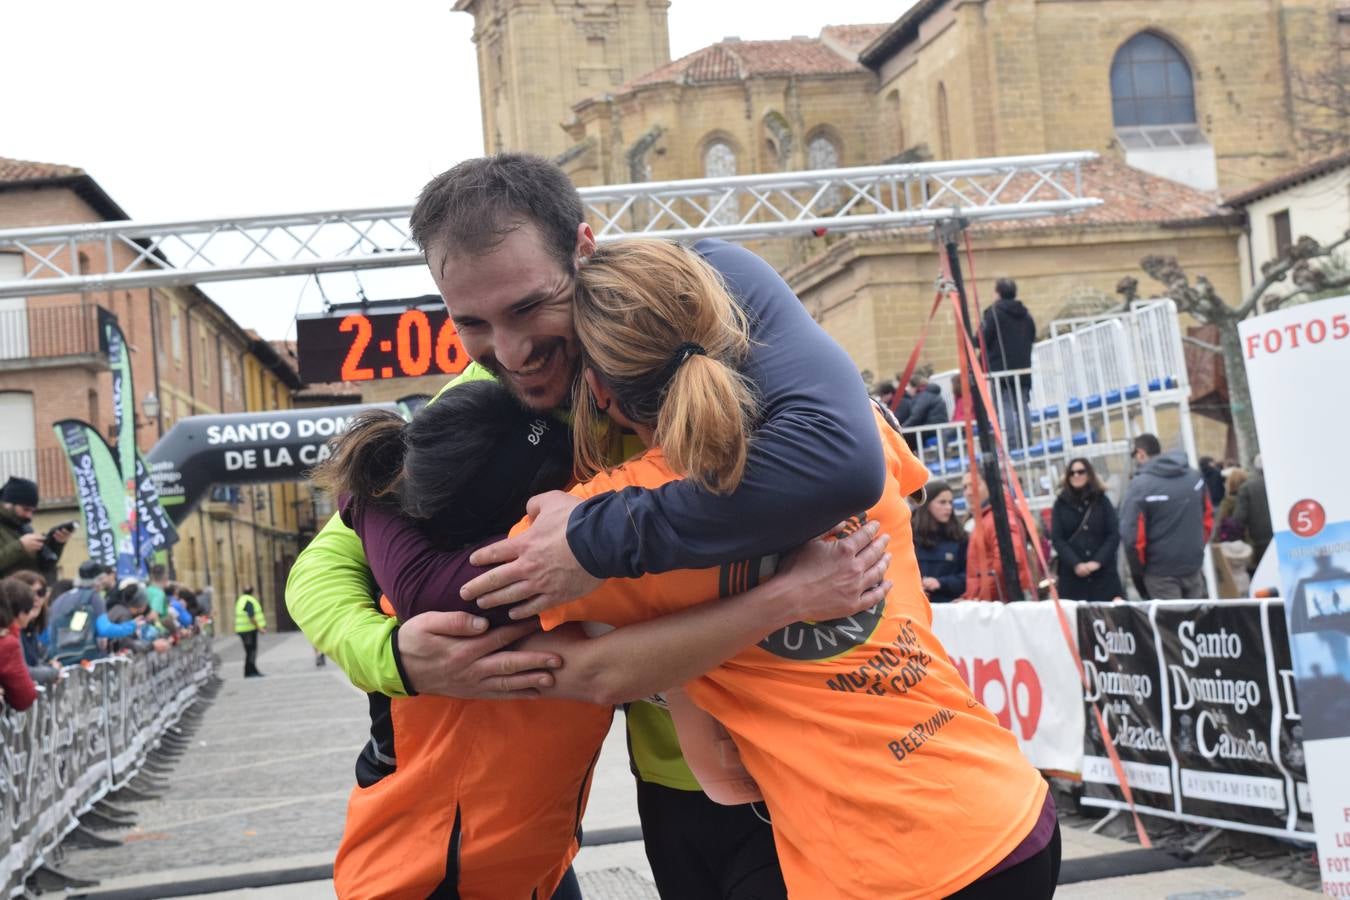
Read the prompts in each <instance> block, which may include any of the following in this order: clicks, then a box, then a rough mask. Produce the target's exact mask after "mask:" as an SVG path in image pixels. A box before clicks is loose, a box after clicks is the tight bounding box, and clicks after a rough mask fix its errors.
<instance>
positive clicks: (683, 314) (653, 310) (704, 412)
mask: <svg viewBox="0 0 1350 900" xmlns="http://www.w3.org/2000/svg"><path fill="white" fill-rule="evenodd" d="M574 315H575V322H576V330H577V337H578V338H579V339H580V341H581V345H582V356H583V358H582V365H583V366H584V367H587V368H590V369H593V370H594V371H595V372H596V374H597V375H599V376H600V378H601V379H603V380H604V381H605V383H606V384H607V385H608V386H609V388H610V389H611V390H612V391H613V392H614V395H615V398H616V399H615V402H616V403H618V405H619V408H620V410H621V411H622V412H623V414H624V415H625V416H626V417H627V418H629V419H631V420H632V421H634V422H636V423H638V424H641V425H646V426H649V427H651V428H653V429H654V431H655V440H656V444H657V446H659V447H660V448H661V450H662V452H663V453H664V454H665V456H666V459H667V460H668V461H669V463H670V466H671V468H672V469H674V470H675V471H676V472H677V473H679V474H680V475H683V476H684V477H685V478H687V479H688V480H690V481H692V482H694V483H695V484H698V485H700V486H701V487H704V488H706V489H707V490H709V491H712V492H714V493H719V494H725V493H730V492H731V491H733V490H735V489H736V487H737V486H738V485H739V484H740V482H741V478H742V477H743V475H744V474H745V460H746V455H747V453H748V450H749V441H750V432H751V430H752V429H753V427H754V422H755V419H756V417H757V409H758V404H757V400H756V397H755V393H754V390H753V389H752V387H751V386H750V384H749V382H747V381H746V380H745V378H744V377H743V376H742V375H741V374H740V372H739V371H738V369H739V367H740V365H741V364H742V363H743V362H744V360H745V357H746V355H747V354H748V352H749V348H750V340H749V337H748V334H747V331H748V329H747V325H746V321H745V315H744V313H743V312H742V311H741V309H740V307H739V306H737V305H736V302H735V301H734V300H732V299H731V296H730V295H729V294H728V293H727V290H726V287H725V286H724V285H723V284H722V280H721V278H720V277H719V276H718V274H717V272H716V271H714V270H713V268H712V267H711V266H709V265H708V264H707V263H706V262H704V261H703V259H702V258H700V257H699V256H697V255H696V254H694V253H692V252H690V251H688V250H685V249H684V248H682V247H679V246H678V245H675V244H671V243H668V242H665V241H655V240H641V239H634V240H626V241H616V242H614V243H609V244H604V245H602V246H601V247H599V248H597V250H596V252H595V253H594V254H593V255H592V256H591V258H590V259H589V260H588V261H587V262H586V264H585V265H583V266H582V267H581V270H580V271H579V273H578V276H577V288H576V294H575V303H574ZM687 348H696V350H695V349H687ZM574 400H575V403H574V406H573V411H574V416H575V421H574V426H575V427H574V441H575V447H576V463H577V474H578V475H579V476H580V477H583V478H585V477H589V476H591V475H593V474H595V473H596V472H598V471H600V470H601V469H603V468H604V466H605V464H606V462H607V460H609V459H612V458H613V456H612V450H613V447H614V442H615V440H616V438H617V434H616V431H615V429H614V428H613V425H612V423H611V422H610V421H609V420H608V418H607V417H606V416H604V414H603V413H602V411H600V410H599V409H597V408H596V407H595V406H594V402H593V400H592V399H591V396H590V393H589V391H588V390H587V388H586V386H585V384H584V383H583V382H582V381H581V380H580V379H579V380H578V383H577V386H576V390H575V393H574Z"/></svg>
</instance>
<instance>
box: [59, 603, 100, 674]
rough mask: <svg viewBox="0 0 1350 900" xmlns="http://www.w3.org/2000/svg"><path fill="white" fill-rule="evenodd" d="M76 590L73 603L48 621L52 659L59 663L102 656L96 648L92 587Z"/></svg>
mask: <svg viewBox="0 0 1350 900" xmlns="http://www.w3.org/2000/svg"><path fill="white" fill-rule="evenodd" d="M76 591H77V592H78V594H77V599H76V601H75V603H74V604H73V605H72V606H71V608H70V609H68V610H66V611H65V612H64V613H62V614H61V617H60V618H59V619H56V620H55V621H54V622H53V623H52V636H53V639H52V659H54V660H56V661H57V662H59V663H60V664H61V665H63V666H69V665H74V664H75V663H78V662H80V661H81V660H85V659H97V658H98V657H99V656H101V655H102V654H101V653H99V649H98V633H97V619H98V616H97V615H95V612H94V596H95V595H94V589H93V588H77V589H76Z"/></svg>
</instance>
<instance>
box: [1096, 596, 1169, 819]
mask: <svg viewBox="0 0 1350 900" xmlns="http://www.w3.org/2000/svg"><path fill="white" fill-rule="evenodd" d="M1078 652H1079V654H1080V655H1081V656H1082V660H1083V669H1084V671H1085V673H1086V674H1087V680H1088V685H1087V687H1086V688H1085V691H1086V696H1085V697H1084V700H1085V701H1086V703H1087V704H1089V708H1088V710H1087V712H1086V720H1087V728H1086V730H1085V731H1084V734H1083V786H1084V802H1085V803H1091V802H1092V801H1093V800H1101V801H1109V803H1107V804H1101V805H1113V804H1115V803H1122V804H1123V803H1124V795H1123V794H1122V792H1121V790H1120V783H1119V780H1118V779H1117V778H1116V773H1115V770H1114V767H1113V766H1112V765H1111V760H1110V757H1109V756H1108V755H1107V752H1106V744H1105V740H1104V737H1103V735H1102V734H1101V730H1100V729H1099V728H1098V727H1097V723H1096V717H1095V716H1094V715H1093V714H1092V710H1091V708H1090V704H1092V703H1096V704H1098V705H1099V706H1100V708H1101V711H1102V717H1103V718H1104V719H1105V720H1106V724H1107V728H1108V729H1109V731H1110V732H1111V740H1112V742H1113V743H1114V744H1115V747H1116V752H1117V753H1118V754H1119V755H1120V761H1121V764H1122V766H1123V768H1124V770H1125V777H1127V778H1128V779H1129V780H1130V788H1131V789H1132V790H1133V792H1134V802H1135V805H1136V806H1137V807H1138V808H1139V809H1140V810H1141V811H1145V812H1147V811H1150V810H1157V811H1160V812H1162V813H1172V812H1174V810H1175V806H1176V797H1175V785H1174V784H1173V760H1172V755H1171V752H1170V750H1169V748H1168V743H1167V735H1166V733H1165V722H1166V719H1167V710H1166V707H1165V706H1164V693H1165V688H1164V686H1163V684H1162V683H1161V678H1160V671H1159V665H1158V662H1159V654H1158V647H1157V643H1156V641H1155V639H1154V631H1153V623H1152V622H1150V621H1149V615H1148V610H1147V609H1146V608H1144V607H1140V606H1135V605H1132V604H1124V603H1100V604H1099V603H1085V604H1083V605H1082V606H1081V607H1079V610H1078Z"/></svg>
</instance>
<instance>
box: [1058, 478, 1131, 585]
mask: <svg viewBox="0 0 1350 900" xmlns="http://www.w3.org/2000/svg"><path fill="white" fill-rule="evenodd" d="M1050 542H1051V543H1052V544H1053V545H1054V548H1055V553H1056V554H1057V556H1058V563H1057V577H1058V589H1059V595H1060V596H1061V597H1064V598H1065V599H1067V600H1098V601H1102V600H1120V599H1122V598H1123V597H1124V595H1125V588H1124V587H1123V586H1122V585H1121V583H1120V571H1119V569H1118V567H1117V565H1116V551H1117V550H1119V549H1120V520H1119V518H1118V517H1117V515H1116V508H1115V507H1114V506H1112V505H1111V499H1110V498H1109V497H1107V496H1106V486H1105V485H1103V484H1102V482H1101V479H1099V478H1098V477H1097V472H1096V470H1095V469H1093V468H1092V463H1090V462H1088V461H1087V460H1086V459H1083V458H1081V457H1079V458H1078V459H1073V460H1070V461H1069V466H1068V468H1067V469H1065V470H1064V483H1063V484H1062V485H1061V486H1060V491H1059V496H1058V497H1056V498H1055V508H1054V511H1053V512H1052V513H1051V516H1050Z"/></svg>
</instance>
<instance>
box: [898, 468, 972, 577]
mask: <svg viewBox="0 0 1350 900" xmlns="http://www.w3.org/2000/svg"><path fill="white" fill-rule="evenodd" d="M911 525H912V527H913V529H914V555H915V556H916V557H918V559H919V574H920V575H922V576H923V590H924V593H926V594H927V595H928V602H929V603H949V602H951V601H952V600H955V599H956V598H957V597H960V596H961V595H962V594H963V593H965V590H966V543H967V540H968V539H967V537H966V532H965V529H963V528H962V527H961V523H960V522H957V521H956V513H955V511H954V510H953V509H952V489H951V488H950V487H949V486H948V485H947V484H945V483H943V482H934V483H933V484H930V485H929V486H928V499H927V500H926V501H924V504H923V506H920V507H919V508H918V509H916V510H914V518H913V521H912V522H911Z"/></svg>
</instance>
